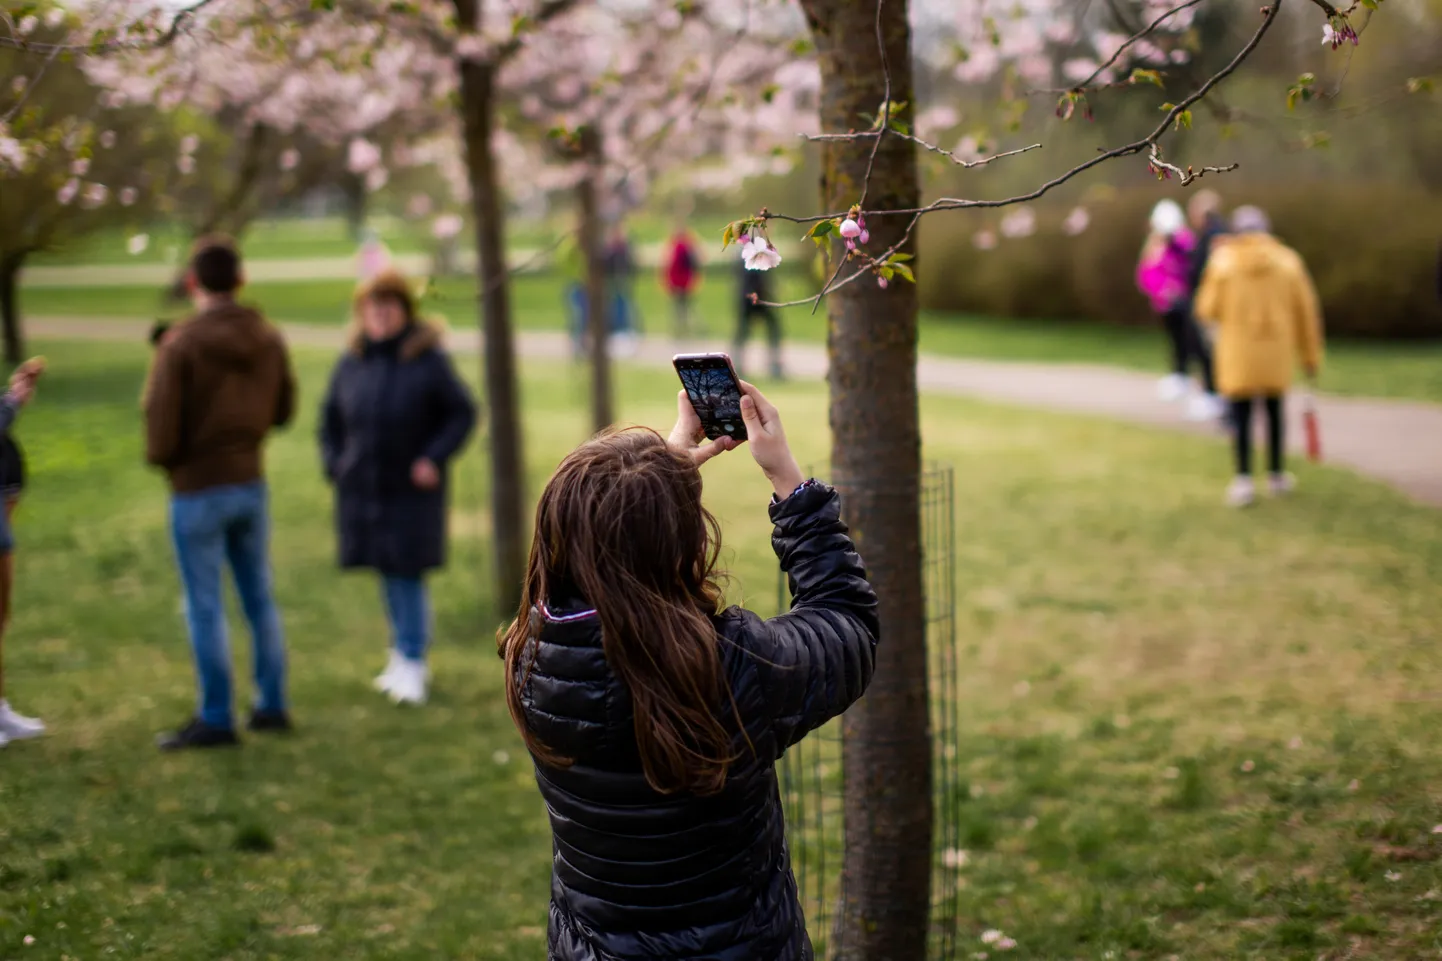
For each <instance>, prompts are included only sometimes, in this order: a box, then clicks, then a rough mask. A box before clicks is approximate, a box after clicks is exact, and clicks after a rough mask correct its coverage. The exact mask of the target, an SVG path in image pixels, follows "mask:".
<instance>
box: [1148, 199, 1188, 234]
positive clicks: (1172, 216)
mask: <svg viewBox="0 0 1442 961" xmlns="http://www.w3.org/2000/svg"><path fill="white" fill-rule="evenodd" d="M1186 223H1187V215H1186V214H1184V213H1183V212H1182V208H1181V205H1180V204H1178V203H1177V202H1176V201H1175V200H1172V199H1171V198H1167V199H1166V200H1161V201H1158V202H1157V205H1156V206H1155V207H1153V208H1152V231H1153V233H1158V234H1162V235H1163V236H1167V237H1170V236H1171V235H1172V234H1174V233H1176V232H1177V231H1178V230H1181V229H1182V228H1183V227H1185V226H1186Z"/></svg>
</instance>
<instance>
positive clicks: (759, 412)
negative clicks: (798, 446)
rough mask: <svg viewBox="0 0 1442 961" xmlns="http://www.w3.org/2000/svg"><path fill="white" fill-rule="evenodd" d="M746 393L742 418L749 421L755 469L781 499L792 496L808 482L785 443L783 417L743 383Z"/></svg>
mask: <svg viewBox="0 0 1442 961" xmlns="http://www.w3.org/2000/svg"><path fill="white" fill-rule="evenodd" d="M741 389H742V391H743V392H744V393H743V394H742V397H741V416H742V417H744V418H745V419H746V434H747V437H748V438H750V445H751V457H752V459H753V460H755V461H756V466H758V467H760V468H761V472H762V473H763V474H765V475H766V479H767V480H769V481H770V482H771V489H772V490H774V491H775V492H776V496H777V497H778V498H780V499H781V500H785V499H786V498H788V497H790V496H791V495H792V493H793V492H795V490H796V488H798V487H800V486H801V485H802V484H803V483H804V482H805V481H806V478H805V476H804V475H803V474H802V473H801V466H800V465H799V464H797V463H796V455H795V454H793V453H791V445H790V443H788V442H787V440H786V431H785V429H784V428H783V427H782V426H781V414H780V413H778V412H777V410H776V407H775V406H774V405H773V404H772V403H771V402H770V401H769V400H767V399H766V395H765V394H763V393H761V391H759V390H757V389H756V388H755V387H754V386H752V385H751V384H748V383H746V382H745V381H744V380H743V381H742V382H741Z"/></svg>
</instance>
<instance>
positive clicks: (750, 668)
mask: <svg viewBox="0 0 1442 961" xmlns="http://www.w3.org/2000/svg"><path fill="white" fill-rule="evenodd" d="M743 390H744V397H743V398H742V416H743V417H744V419H745V423H746V429H747V434H748V445H749V449H750V452H751V455H752V457H753V458H754V459H755V461H756V463H757V465H758V466H759V467H760V468H761V470H762V471H763V472H764V473H765V475H766V477H767V479H768V480H769V481H770V483H771V486H772V489H773V490H774V492H775V494H774V496H773V498H772V500H771V505H770V519H771V522H772V525H773V531H772V536H771V543H772V546H773V547H774V548H775V550H776V555H777V558H778V559H779V560H780V563H781V568H782V570H784V571H785V572H786V573H787V574H788V576H789V578H790V582H791V589H792V595H793V597H794V601H793V603H792V607H791V610H790V611H789V612H787V613H785V614H781V615H780V616H778V617H773V618H771V619H769V620H763V619H762V618H760V617H758V616H756V615H755V614H753V613H751V612H749V611H746V610H743V609H741V608H738V607H729V608H724V609H723V607H722V604H721V589H720V586H719V583H718V580H719V576H720V575H719V572H718V571H717V568H716V561H717V555H718V553H719V550H720V537H719V529H718V525H717V522H716V519H715V518H714V517H712V516H711V514H710V513H709V512H708V511H707V510H706V508H705V507H704V506H702V503H701V487H702V485H701V472H700V470H699V468H700V466H701V464H703V463H705V462H706V461H707V460H709V459H711V458H712V457H715V456H717V455H719V454H722V453H724V452H726V451H729V450H732V449H733V448H734V447H736V446H737V444H736V442H735V441H734V440H733V439H731V438H728V437H722V438H720V439H719V440H715V441H711V442H709V443H698V442H700V441H701V440H702V431H701V424H700V421H699V420H698V419H697V417H696V413H695V411H694V410H692V408H691V405H690V403H689V402H688V401H687V399H686V395H685V394H684V393H682V394H681V395H680V396H679V398H678V404H677V406H678V412H679V417H678V420H677V423H676V427H675V429H674V430H673V431H672V433H671V437H670V439H669V441H668V440H666V439H663V438H662V437H661V436H660V435H659V434H657V433H656V432H654V431H651V430H647V429H642V428H634V429H630V430H621V431H613V432H608V433H605V434H602V435H600V436H599V437H597V438H596V439H594V440H592V441H590V442H589V443H586V444H583V445H582V446H581V447H579V448H577V449H576V450H575V451H573V452H572V453H571V454H570V456H568V457H567V458H566V459H565V460H564V461H563V462H562V463H561V466H560V467H559V469H557V471H556V473H555V475H554V476H553V477H552V478H551V480H550V483H549V484H547V486H546V489H545V492H544V493H543V494H542V495H541V500H540V504H539V505H538V507H537V509H536V525H535V537H534V540H533V542H532V545H531V555H530V562H529V565H528V567H527V570H526V575H525V581H524V584H523V587H522V600H521V607H520V610H519V612H518V615H517V618H516V620H515V622H514V623H512V624H511V626H510V628H509V629H507V630H506V631H505V632H504V633H503V635H502V637H501V639H500V653H501V655H502V657H504V658H505V661H506V681H507V700H508V702H509V705H510V709H511V714H512V717H513V718H514V720H515V722H516V725H517V727H519V728H520V731H521V734H522V736H523V737H524V738H525V741H526V745H527V747H528V748H529V749H530V752H531V756H532V759H533V760H534V762H535V771H536V780H537V782H538V783H539V785H540V789H541V794H542V797H543V798H544V799H545V802H546V806H547V809H548V810H549V813H550V818H551V830H552V837H553V845H552V849H553V869H552V882H551V907H550V919H549V942H550V954H549V957H550V958H552V959H555V961H600V959H606V961H617V959H627V961H631V959H663V958H664V959H668V961H674V959H677V958H708V959H716V961H760V959H765V961H801V959H809V958H810V957H811V956H812V955H811V945H810V942H809V940H808V938H807V935H806V927H805V924H804V921H803V918H802V914H801V908H800V905H799V904H798V901H797V894H796V882H795V880H794V878H793V877H792V873H791V863H790V856H789V854H788V852H787V849H786V844H785V824H784V823H783V816H782V808H781V800H780V794H779V792H778V789H777V781H776V770H775V764H776V761H777V760H778V759H779V758H780V757H781V755H782V753H783V752H785V750H786V749H787V748H788V747H790V746H791V745H793V744H795V743H796V742H798V741H800V740H801V739H802V738H803V737H804V736H805V735H806V734H807V733H808V732H810V731H812V730H814V729H815V728H817V727H820V726H821V725H822V724H824V723H826V722H827V721H828V720H830V719H831V718H833V717H836V716H837V715H839V714H840V713H841V712H843V711H845V710H846V708H847V707H849V706H850V705H851V704H852V703H853V702H854V701H856V700H857V699H858V698H860V697H861V695H862V693H863V692H864V691H865V690H866V686H867V684H868V683H869V681H870V679H871V672H872V667H873V663H874V656H875V647H876V640H877V634H878V621H877V608H876V595H875V594H874V593H873V591H872V589H871V585H870V584H869V583H867V579H866V570H865V568H864V566H863V565H862V561H861V558H860V557H858V556H857V554H856V551H855V549H854V547H853V546H852V542H851V538H850V537H849V536H848V533H847V528H846V526H845V525H844V524H843V523H842V522H841V504H840V499H839V498H838V496H837V494H836V492H835V491H834V490H832V489H831V488H830V487H827V486H826V485H825V484H821V483H818V482H817V481H814V480H805V478H804V477H803V476H802V474H801V471H800V469H799V468H798V467H797V464H796V459H795V458H794V457H793V456H792V454H791V450H790V448H789V447H788V446H787V443H786V435H785V433H784V431H783V430H782V426H781V419H780V416H779V415H778V414H777V412H776V408H774V407H773V406H772V405H771V404H770V403H769V402H767V400H766V398H765V397H763V396H762V395H761V393H760V392H759V391H757V390H756V389H755V388H754V387H752V386H751V385H749V384H744V385H743Z"/></svg>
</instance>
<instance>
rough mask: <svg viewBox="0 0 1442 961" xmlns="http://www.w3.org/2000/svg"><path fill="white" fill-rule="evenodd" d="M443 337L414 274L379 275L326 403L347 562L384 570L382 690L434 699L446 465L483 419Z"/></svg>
mask: <svg viewBox="0 0 1442 961" xmlns="http://www.w3.org/2000/svg"><path fill="white" fill-rule="evenodd" d="M441 339H442V338H441V330H440V328H439V327H437V326H436V325H434V324H432V323H429V322H427V321H424V320H421V319H420V318H418V317H417V316H416V305H415V299H414V296H413V295H412V293H411V289H410V285H409V284H408V283H407V282H406V279H405V278H404V277H402V276H401V275H400V274H397V273H395V272H386V273H382V274H380V275H378V276H377V277H375V278H373V279H372V280H370V281H368V282H367V283H365V284H363V285H362V286H361V287H360V289H359V290H358V291H357V292H356V297H355V322H354V327H353V330H352V335H351V340H350V345H349V347H348V348H347V349H346V352H345V354H344V355H342V356H341V359H340V361H339V363H337V364H336V366H335V371H334V373H333V374H332V375H331V381H330V389H329V390H328V391H327V392H326V396H325V401H324V403H323V405H322V409H321V424H320V446H321V455H322V458H323V459H324V462H325V474H326V477H327V478H329V480H330V482H331V483H332V484H333V485H334V486H335V523H336V531H337V534H338V537H339V542H340V564H341V566H342V567H344V568H370V569H372V570H375V571H378V572H379V573H380V575H381V584H382V587H383V591H384V595H385V602H386V609H387V613H388V615H389V618H390V626H391V656H390V662H389V664H388V665H387V666H386V669H385V671H383V672H382V673H381V675H380V676H379V677H377V678H376V688H377V689H378V690H380V691H382V692H384V693H386V694H388V695H390V697H391V699H392V700H394V701H396V702H397V703H410V704H420V703H423V702H424V701H425V699H426V687H427V684H428V681H429V677H430V675H429V670H428V668H427V667H426V649H427V647H428V646H429V643H430V611H429V607H430V605H429V598H428V597H427V593H426V587H425V574H426V572H427V571H430V570H434V569H435V568H438V567H441V566H442V565H443V564H444V563H445V548H446V467H447V465H448V464H449V462H450V460H451V458H452V457H454V456H455V454H456V452H457V451H459V450H460V449H461V446H462V445H463V444H464V443H465V442H466V438H467V437H469V436H470V433H471V430H472V428H473V427H474V426H475V422H476V406H475V402H474V401H473V400H472V399H471V394H470V391H469V390H467V389H466V386H465V384H463V383H462V382H461V380H460V378H459V377H457V376H456V372H455V369H454V368H453V367H452V366H451V362H450V359H449V358H448V357H447V356H446V354H445V352H444V350H443V349H442V345H441Z"/></svg>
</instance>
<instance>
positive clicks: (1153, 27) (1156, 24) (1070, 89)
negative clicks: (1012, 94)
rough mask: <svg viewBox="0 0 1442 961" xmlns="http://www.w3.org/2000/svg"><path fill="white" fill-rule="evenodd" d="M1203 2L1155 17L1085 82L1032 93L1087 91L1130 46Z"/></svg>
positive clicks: (1193, 0)
mask: <svg viewBox="0 0 1442 961" xmlns="http://www.w3.org/2000/svg"><path fill="white" fill-rule="evenodd" d="M1203 2H1205V0H1187V2H1186V3H1183V4H1182V5H1181V6H1177V7H1173V8H1172V9H1170V10H1168V11H1167V12H1166V13H1164V14H1162V15H1161V16H1160V17H1157V18H1156V19H1155V20H1153V21H1152V22H1151V23H1149V24H1148V25H1147V26H1146V27H1145V28H1143V29H1142V30H1141V32H1139V33H1135V34H1132V36H1130V37H1128V38H1127V41H1126V43H1123V44H1122V45H1121V46H1120V47H1118V48H1117V52H1116V53H1114V54H1112V56H1111V59H1110V60H1108V61H1107V62H1106V63H1104V64H1102V65H1101V66H1099V67H1097V68H1096V70H1094V71H1092V75H1091V76H1090V77H1087V78H1086V79H1085V80H1083V81H1082V82H1081V83H1079V84H1077V85H1076V86H1075V87H1067V88H1066V89H1064V90H1047V91H1034V92H1037V93H1069V92H1073V91H1077V90H1085V89H1087V88H1088V87H1090V86H1091V85H1092V84H1093V83H1095V82H1096V79H1097V78H1098V77H1100V76H1101V75H1102V74H1104V73H1106V72H1107V71H1108V70H1110V69H1111V68H1112V66H1113V65H1114V64H1116V62H1117V61H1118V60H1120V59H1121V55H1122V54H1123V53H1125V52H1126V51H1127V49H1128V48H1129V47H1131V46H1132V44H1134V43H1138V42H1140V41H1141V40H1144V39H1145V38H1147V37H1148V36H1150V35H1151V34H1152V33H1153V32H1154V31H1155V30H1156V29H1157V27H1160V26H1161V25H1162V24H1163V23H1165V22H1166V21H1167V20H1169V19H1171V18H1172V17H1173V16H1175V15H1176V14H1178V13H1181V12H1182V11H1183V10H1186V9H1188V8H1189V7H1195V6H1197V5H1198V4H1200V3H1203Z"/></svg>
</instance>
